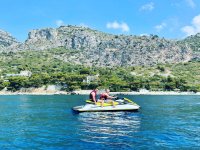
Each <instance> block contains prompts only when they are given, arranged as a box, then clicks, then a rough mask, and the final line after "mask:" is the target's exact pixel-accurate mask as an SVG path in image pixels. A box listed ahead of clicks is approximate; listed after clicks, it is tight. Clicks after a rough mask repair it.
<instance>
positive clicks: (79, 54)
mask: <svg viewBox="0 0 200 150" xmlns="http://www.w3.org/2000/svg"><path fill="white" fill-rule="evenodd" d="M0 37H1V36H0ZM13 43H15V44H14V46H13ZM13 43H10V45H9V44H7V45H6V43H4V45H6V46H7V47H6V50H7V51H18V50H46V49H52V48H58V47H62V48H65V49H66V53H64V54H63V55H55V58H57V59H60V60H63V61H66V62H70V63H75V64H84V65H89V66H90V65H97V66H134V65H153V64H157V63H178V62H185V61H189V60H191V59H192V57H193V56H192V55H193V53H192V50H191V47H190V45H188V44H187V43H185V42H178V41H172V40H166V39H164V38H159V37H158V36H156V35H151V36H125V35H112V34H106V33H103V32H99V31H96V30H91V29H89V28H85V27H77V26H70V25H69V26H61V27H59V28H57V29H53V28H46V29H39V30H32V31H31V32H30V33H29V34H28V39H27V40H26V41H25V42H24V43H17V42H16V41H15V40H13ZM16 43H17V44H16ZM2 45H3V44H2ZM4 47H5V46H4ZM4 50H5V49H4ZM69 50H70V52H69Z"/></svg>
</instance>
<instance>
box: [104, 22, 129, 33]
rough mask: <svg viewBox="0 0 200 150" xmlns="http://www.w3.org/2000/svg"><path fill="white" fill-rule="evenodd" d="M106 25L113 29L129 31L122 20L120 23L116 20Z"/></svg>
mask: <svg viewBox="0 0 200 150" xmlns="http://www.w3.org/2000/svg"><path fill="white" fill-rule="evenodd" d="M106 27H107V28H108V29H115V30H117V29H120V30H121V31H122V32H129V31H130V28H129V26H128V25H127V24H126V23H125V22H122V23H119V22H117V21H114V22H108V23H107V24H106Z"/></svg>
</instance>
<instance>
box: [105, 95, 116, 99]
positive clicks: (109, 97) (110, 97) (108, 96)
mask: <svg viewBox="0 0 200 150" xmlns="http://www.w3.org/2000/svg"><path fill="white" fill-rule="evenodd" d="M107 98H108V99H112V98H116V97H114V96H110V95H108V94H107Z"/></svg>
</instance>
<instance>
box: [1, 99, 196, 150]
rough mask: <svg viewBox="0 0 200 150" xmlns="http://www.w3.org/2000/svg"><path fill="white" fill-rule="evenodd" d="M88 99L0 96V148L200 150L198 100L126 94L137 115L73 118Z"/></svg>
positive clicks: (119, 114)
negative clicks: (136, 104)
mask: <svg viewBox="0 0 200 150" xmlns="http://www.w3.org/2000/svg"><path fill="white" fill-rule="evenodd" d="M87 97H88V96H80V95H74V96H20V95H19V96H0V112H1V113H0V149H51V150H53V149H58V150H61V149H72V150H73V149H98V150H99V149H109V150H110V149H200V96H127V97H128V98H130V99H133V100H134V101H135V102H137V103H138V104H139V105H140V106H141V107H142V109H141V110H140V111H139V112H112V113H111V112H95V113H81V114H75V113H73V112H72V111H71V108H72V107H73V106H77V105H81V104H84V99H86V98H87Z"/></svg>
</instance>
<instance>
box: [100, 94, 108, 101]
mask: <svg viewBox="0 0 200 150" xmlns="http://www.w3.org/2000/svg"><path fill="white" fill-rule="evenodd" d="M107 98H108V96H107V95H106V94H105V93H102V94H101V95H100V99H105V100H106V99H107Z"/></svg>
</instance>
